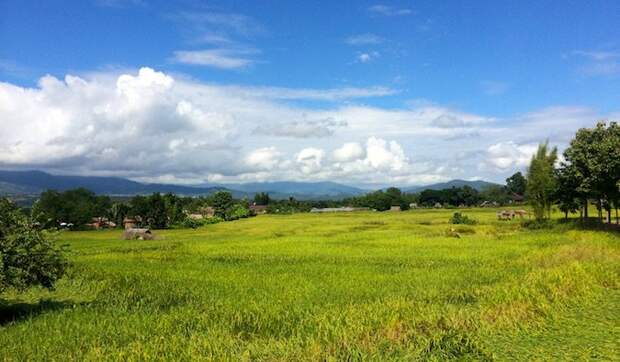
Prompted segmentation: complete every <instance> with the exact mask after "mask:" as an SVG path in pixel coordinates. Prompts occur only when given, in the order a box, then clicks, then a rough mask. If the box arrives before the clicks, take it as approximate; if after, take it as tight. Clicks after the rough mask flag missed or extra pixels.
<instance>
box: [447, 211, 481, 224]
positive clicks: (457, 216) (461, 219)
mask: <svg viewBox="0 0 620 362" xmlns="http://www.w3.org/2000/svg"><path fill="white" fill-rule="evenodd" d="M477 223H478V221H476V220H474V219H470V218H469V217H467V216H466V215H463V214H461V213H460V212H455V213H454V215H452V217H451V218H450V224H455V225H457V224H465V225H475V224H477Z"/></svg>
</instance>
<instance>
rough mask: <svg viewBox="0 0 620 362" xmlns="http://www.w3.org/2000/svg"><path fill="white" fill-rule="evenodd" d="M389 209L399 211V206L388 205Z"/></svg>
mask: <svg viewBox="0 0 620 362" xmlns="http://www.w3.org/2000/svg"><path fill="white" fill-rule="evenodd" d="M390 211H400V206H392V207H390Z"/></svg>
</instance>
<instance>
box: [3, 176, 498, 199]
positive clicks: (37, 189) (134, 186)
mask: <svg viewBox="0 0 620 362" xmlns="http://www.w3.org/2000/svg"><path fill="white" fill-rule="evenodd" d="M464 185H469V186H471V187H473V188H475V189H477V190H483V189H485V188H487V187H489V186H495V185H497V184H494V183H491V182H486V181H465V180H452V181H449V182H444V183H437V184H432V185H427V186H416V187H409V188H403V191H404V192H419V191H422V190H424V189H434V190H440V189H445V188H451V187H462V186H464ZM77 187H84V188H87V189H89V190H92V191H93V192H95V193H97V194H103V195H111V196H131V195H138V194H151V193H153V192H162V193H166V192H171V193H175V194H178V195H185V196H200V195H209V194H212V193H214V192H216V191H219V190H227V191H230V192H231V193H232V194H233V196H234V197H235V198H242V197H248V198H250V197H253V195H254V194H256V193H259V192H266V193H269V195H270V196H271V197H272V198H274V199H285V198H289V197H291V196H292V197H295V198H296V199H299V200H320V199H341V198H345V197H351V196H357V195H363V194H365V193H367V192H369V191H371V190H366V189H362V188H357V187H353V186H347V185H343V184H339V183H336V182H288V181H283V182H252V183H243V184H203V185H197V186H184V185H171V184H156V183H141V182H136V181H131V180H128V179H124V178H120V177H99V176H61V175H52V174H49V173H46V172H43V171H2V170H0V195H12V196H23V195H30V196H36V195H38V194H40V193H41V192H42V191H44V190H47V189H55V190H58V191H64V190H68V189H72V188H77Z"/></svg>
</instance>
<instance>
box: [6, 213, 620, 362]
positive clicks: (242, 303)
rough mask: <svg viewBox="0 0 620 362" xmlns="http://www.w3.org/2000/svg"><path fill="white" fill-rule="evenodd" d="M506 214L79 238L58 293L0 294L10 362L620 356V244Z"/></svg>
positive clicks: (616, 237) (614, 235) (246, 224)
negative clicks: (533, 225)
mask: <svg viewBox="0 0 620 362" xmlns="http://www.w3.org/2000/svg"><path fill="white" fill-rule="evenodd" d="M495 211H496V210H491V209H471V210H464V211H463V212H464V213H465V214H466V215H467V216H469V217H472V218H474V219H476V220H478V221H479V223H478V224H477V225H473V226H469V225H451V224H449V223H448V220H449V218H450V216H451V215H452V212H454V210H412V211H407V212H384V213H378V212H374V213H373V212H354V213H341V214H294V215H261V216H258V217H255V218H250V219H243V220H239V221H234V222H226V223H220V224H215V225H208V226H205V227H202V228H199V229H196V230H191V229H187V230H161V231H155V234H156V235H157V240H152V241H123V240H121V239H120V236H121V231H120V230H111V231H89V232H64V233H62V234H60V235H59V236H57V238H58V242H59V243H60V244H68V248H69V258H70V260H71V262H72V267H71V268H70V271H69V274H68V275H67V276H66V277H64V278H63V279H62V280H61V281H60V282H59V283H58V285H57V288H56V290H55V291H51V292H50V291H46V290H42V289H32V290H28V291H27V292H25V293H16V292H10V293H8V294H5V295H3V296H2V297H0V298H2V299H1V301H0V359H2V360H8V361H11V360H56V361H67V360H80V361H82V360H123V361H126V360H128V361H132V360H146V359H158V360H175V361H179V360H181V361H183V360H213V361H228V360H232V361H237V360H257V361H305V360H309V361H340V360H376V361H384V360H435V361H443V360H450V359H456V360H548V361H558V360H620V233H618V232H617V231H616V232H614V231H601V230H585V229H579V228H576V227H575V226H574V224H572V223H566V224H562V223H559V224H557V225H556V226H555V227H554V228H553V229H546V230H529V229H525V228H522V227H521V224H520V222H519V221H518V220H515V221H498V220H497V219H496V216H495ZM557 216H558V218H559V215H557Z"/></svg>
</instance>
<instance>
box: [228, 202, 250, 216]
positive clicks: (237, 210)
mask: <svg viewBox="0 0 620 362" xmlns="http://www.w3.org/2000/svg"><path fill="white" fill-rule="evenodd" d="M246 217H250V209H248V208H247V207H245V205H242V204H235V205H233V207H232V208H231V209H230V212H229V214H228V217H227V218H226V219H227V220H237V219H244V218H246Z"/></svg>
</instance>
